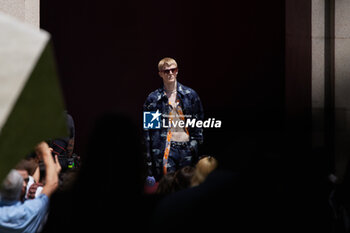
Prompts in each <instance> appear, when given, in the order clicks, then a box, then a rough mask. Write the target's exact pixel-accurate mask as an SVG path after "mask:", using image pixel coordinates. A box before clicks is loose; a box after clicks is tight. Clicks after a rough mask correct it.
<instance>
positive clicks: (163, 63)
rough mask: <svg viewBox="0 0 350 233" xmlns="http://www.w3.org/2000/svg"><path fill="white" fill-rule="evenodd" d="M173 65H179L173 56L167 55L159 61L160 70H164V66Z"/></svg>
mask: <svg viewBox="0 0 350 233" xmlns="http://www.w3.org/2000/svg"><path fill="white" fill-rule="evenodd" d="M171 65H176V67H177V63H176V61H175V60H174V59H173V58H170V57H165V58H163V59H162V60H160V61H159V63H158V70H159V71H162V70H163V68H164V66H171Z"/></svg>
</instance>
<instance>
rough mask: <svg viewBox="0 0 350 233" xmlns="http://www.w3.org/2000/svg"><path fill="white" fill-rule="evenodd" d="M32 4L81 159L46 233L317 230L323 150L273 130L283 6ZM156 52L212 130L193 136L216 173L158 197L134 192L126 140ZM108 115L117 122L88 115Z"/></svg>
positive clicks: (138, 166)
mask: <svg viewBox="0 0 350 233" xmlns="http://www.w3.org/2000/svg"><path fill="white" fill-rule="evenodd" d="M41 9H42V10H41V26H42V28H43V29H45V30H47V31H49V32H50V33H51V35H52V40H53V45H54V48H55V53H56V56H57V63H58V70H59V74H60V78H61V84H62V89H63V93H64V96H65V100H66V105H67V109H68V111H69V112H70V113H71V114H72V116H73V118H74V119H75V123H76V153H77V154H79V155H81V157H82V160H83V163H84V164H83V168H82V172H81V174H80V175H79V177H78V180H77V182H76V183H75V185H74V187H73V189H71V190H70V191H68V192H62V193H57V195H55V196H54V197H53V199H52V208H51V215H50V217H49V221H48V225H47V228H46V229H47V231H46V232H54V231H56V232H66V231H67V230H71V231H72V232H74V231H75V232H78V231H80V230H81V229H82V228H85V229H90V228H93V227H97V229H101V230H100V231H101V232H110V231H114V229H115V228H118V229H122V228H123V227H125V226H127V227H128V231H130V232H132V231H133V230H134V227H135V228H136V227H141V228H142V229H143V232H146V231H147V229H148V230H151V231H152V232H157V231H163V230H164V231H170V230H171V229H175V230H178V231H185V228H186V230H193V231H197V229H199V230H203V229H213V230H215V229H221V230H226V229H233V230H238V229H243V230H245V231H250V230H254V231H259V232H261V231H263V232H265V231H266V232H271V231H275V232H300V231H302V230H308V231H309V232H321V231H323V232H324V231H326V232H327V231H328V229H329V221H330V220H329V218H328V214H329V210H328V209H327V208H328V193H329V189H328V188H329V186H328V185H329V184H328V183H327V178H326V176H327V175H326V173H327V166H326V165H325V163H326V162H325V161H327V159H324V158H323V156H326V155H321V152H320V151H313V150H312V149H311V142H310V140H309V138H310V137H309V135H310V132H308V130H304V131H302V130H300V131H299V132H298V131H297V132H296V133H295V132H294V133H290V132H287V130H286V128H288V127H286V121H285V119H286V116H285V109H286V106H285V96H286V93H285V88H286V87H285V21H284V20H285V4H284V1H278V0H273V1H268V2H267V1H259V0H254V1H236V2H232V1H224V0H219V1H216V2H215V3H212V2H200V1H198V0H196V1H166V2H164V1H158V0H157V1H151V2H150V1H137V2H135V1H108V2H103V3H102V2H97V1H67V0H62V1H43V2H42V3H41ZM165 56H170V57H173V58H175V59H176V61H177V62H178V65H179V75H178V80H179V82H181V83H183V84H184V85H186V86H189V87H191V88H193V89H194V90H195V91H196V92H197V93H198V95H199V96H200V98H201V101H202V103H203V107H204V111H205V118H215V119H220V120H222V128H220V129H206V130H205V131H204V144H203V145H202V147H201V150H200V153H201V154H209V155H212V156H215V157H216V158H217V159H218V162H219V168H218V170H217V171H215V172H213V174H211V175H210V177H208V179H207V180H206V182H205V183H203V184H202V185H200V186H198V187H196V188H193V189H186V190H183V191H180V192H178V193H175V194H174V195H170V196H168V197H166V198H164V199H160V198H159V197H158V196H156V195H155V196H146V195H141V186H142V182H141V179H140V178H141V177H140V175H142V174H140V172H141V173H142V171H143V166H142V157H141V152H140V151H141V150H142V148H138V141H139V140H140V139H139V138H138V136H136V135H138V134H139V132H140V130H142V105H143V103H144V101H145V99H146V97H147V95H148V94H149V93H150V92H151V91H153V90H155V89H156V88H158V87H160V86H161V79H160V78H159V77H158V74H157V72H158V71H157V63H158V61H159V60H160V59H161V58H163V57H165ZM296 91H297V90H296ZM108 112H121V113H123V115H125V116H128V117H120V116H119V115H112V116H111V115H109V116H106V117H104V118H100V116H102V115H105V114H106V113H108ZM307 117H308V116H306V118H307ZM97 119H99V120H98V121H97V122H96V120H97ZM95 122H96V124H95ZM294 124H296V125H301V126H303V125H304V124H305V122H294ZM93 125H95V127H94V128H93ZM306 128H307V129H309V128H308V127H306ZM89 137H90V138H89ZM321 151H322V148H321ZM158 201H160V202H159V205H157V203H158ZM153 210H155V212H154V211H153ZM111 211H112V212H111ZM120 214H121V215H120ZM147 226H149V227H147ZM187 227H188V228H187ZM111 229H112V230H111ZM301 229H302V230H301ZM240 232H241V231H240ZM328 232H329V231H328Z"/></svg>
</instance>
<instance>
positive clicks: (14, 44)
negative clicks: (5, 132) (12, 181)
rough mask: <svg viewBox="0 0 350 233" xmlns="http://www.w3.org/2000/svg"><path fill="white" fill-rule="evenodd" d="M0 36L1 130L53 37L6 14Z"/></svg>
mask: <svg viewBox="0 0 350 233" xmlns="http://www.w3.org/2000/svg"><path fill="white" fill-rule="evenodd" d="M0 35H1V36H0V130H1V129H2V127H3V125H4V124H5V122H6V119H7V117H8V115H9V114H10V112H11V110H12V108H13V106H14V104H15V103H16V100H17V98H18V97H19V95H20V93H21V91H22V89H23V87H24V86H25V83H26V81H27V79H28V78H29V77H30V74H31V72H32V70H33V69H34V67H35V65H36V62H37V60H38V58H39V57H40V55H41V53H42V51H43V49H44V48H45V46H46V44H47V42H48V40H49V37H50V36H49V34H48V33H47V32H45V31H42V30H40V31H39V30H37V29H36V28H35V27H33V26H31V25H28V24H25V23H22V22H20V21H19V20H17V19H15V18H13V17H10V16H8V15H5V14H3V13H0Z"/></svg>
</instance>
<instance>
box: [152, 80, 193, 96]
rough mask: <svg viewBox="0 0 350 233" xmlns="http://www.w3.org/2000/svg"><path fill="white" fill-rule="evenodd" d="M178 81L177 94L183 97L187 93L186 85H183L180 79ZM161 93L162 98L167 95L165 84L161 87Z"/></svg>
mask: <svg viewBox="0 0 350 233" xmlns="http://www.w3.org/2000/svg"><path fill="white" fill-rule="evenodd" d="M176 82H177V85H176V91H177V94H178V95H180V97H183V96H184V95H185V94H186V92H185V89H184V85H182V84H181V83H179V82H178V81H176ZM159 94H160V98H164V97H166V94H165V88H164V85H163V86H162V87H161V88H159Z"/></svg>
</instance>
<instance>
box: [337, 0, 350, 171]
mask: <svg viewBox="0 0 350 233" xmlns="http://www.w3.org/2000/svg"><path fill="white" fill-rule="evenodd" d="M334 63H335V108H336V111H335V113H336V114H335V127H336V134H335V139H336V140H335V149H336V151H335V152H336V153H335V168H336V172H337V174H338V175H339V176H340V177H341V176H343V173H344V172H345V169H346V165H347V163H348V161H349V158H350V1H349V0H336V1H335V61H334Z"/></svg>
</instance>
